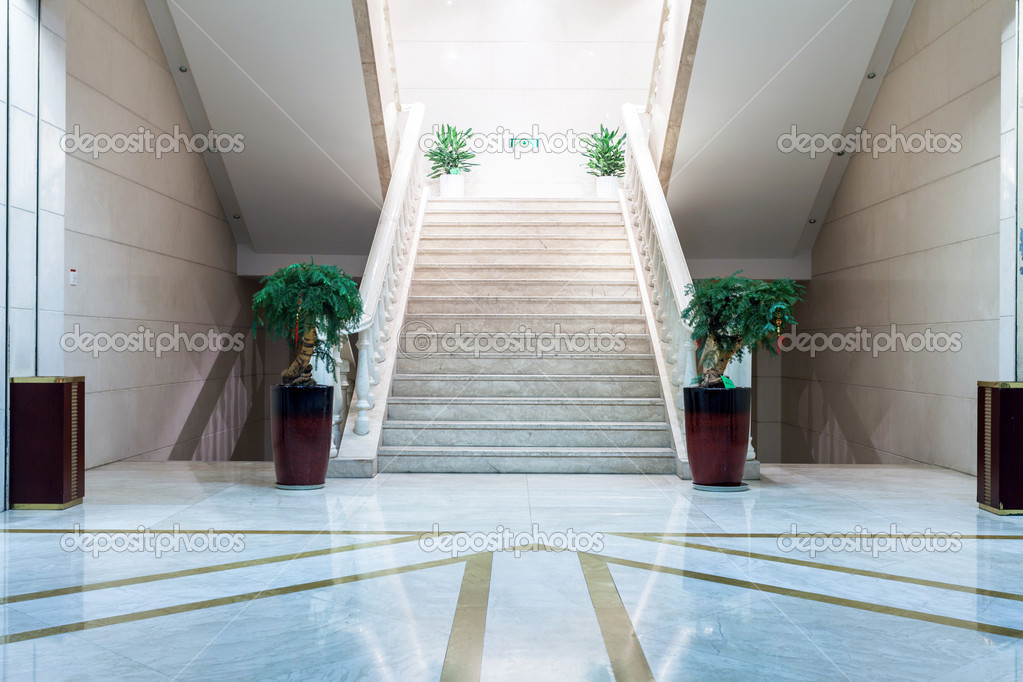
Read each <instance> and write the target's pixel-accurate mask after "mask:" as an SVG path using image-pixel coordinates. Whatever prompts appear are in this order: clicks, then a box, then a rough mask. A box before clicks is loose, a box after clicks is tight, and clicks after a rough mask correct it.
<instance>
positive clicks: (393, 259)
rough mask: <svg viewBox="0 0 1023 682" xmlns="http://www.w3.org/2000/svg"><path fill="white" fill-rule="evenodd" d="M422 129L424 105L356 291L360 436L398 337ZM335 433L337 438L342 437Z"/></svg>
mask: <svg viewBox="0 0 1023 682" xmlns="http://www.w3.org/2000/svg"><path fill="white" fill-rule="evenodd" d="M422 124H423V105H422V104H414V105H412V107H411V108H410V109H409V112H408V118H407V119H406V123H405V128H404V130H403V131H402V135H401V141H400V146H399V149H398V156H397V158H396V159H395V162H394V168H393V172H392V173H391V182H390V184H389V185H388V186H387V196H386V198H385V199H384V205H383V208H382V210H381V212H380V221H379V222H378V223H377V229H376V234H375V235H374V237H373V246H372V247H370V251H369V258H368V259H367V261H366V269H365V271H364V272H363V275H362V283H361V284H360V286H359V294H360V295H361V296H362V305H363V315H362V319H361V320H360V321H359V323H358V325H356V326H355V327H354V328H353V329H352V330H351V333H353V334H354V333H358V335H359V339H358V344H357V346H358V351H359V352H358V356H357V357H356V358H354V360H355V363H356V370H355V396H354V398H355V403H354V404H353V405H352V408H353V409H354V410H355V415H356V416H355V429H354V431H355V433H356V434H357V435H360V436H363V435H366V434H367V433H368V432H369V423H370V412H371V411H372V410H373V409H374V408H375V407H376V406H377V405H376V404H375V401H374V400H373V394H372V386H374V385H375V384H377V383H378V382H379V381H380V365H381V363H383V362H384V359H385V355H384V343H385V342H386V341H387V340H388V339H390V338H391V336H392V334H396V333H397V330H394V329H391V325H392V323H393V322H394V320H395V318H396V317H398V316H399V314H400V312H401V311H397V310H395V304H396V303H397V301H398V292H399V290H400V287H401V285H402V283H403V282H404V278H405V276H406V275H407V274H408V273H407V268H408V265H409V263H408V256H409V251H410V242H411V239H412V236H413V234H414V231H415V221H416V216H417V215H418V213H419V208H418V207H419V201H420V197H421V196H422V192H423V181H424V178H425V175H424V172H423V170H422V168H421V165H422V159H423V154H422V152H421V151H420V149H419V134H420V129H421V128H422ZM345 345H346V346H348V345H349V344H345ZM343 402H344V401H343ZM346 410H347V406H346ZM336 411H337V410H335V412H336ZM346 417H347V413H346V414H345V415H344V417H341V415H340V414H336V415H335V419H336V420H337V419H340V424H341V426H340V427H339V428H341V429H343V425H344V423H345V422H344V418H346ZM335 423H337V421H336V422H335ZM337 433H338V434H340V431H338V432H337ZM338 440H340V435H338Z"/></svg>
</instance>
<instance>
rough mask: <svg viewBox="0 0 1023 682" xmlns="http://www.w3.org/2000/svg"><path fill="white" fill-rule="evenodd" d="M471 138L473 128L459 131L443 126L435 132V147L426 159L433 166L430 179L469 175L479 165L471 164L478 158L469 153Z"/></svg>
mask: <svg viewBox="0 0 1023 682" xmlns="http://www.w3.org/2000/svg"><path fill="white" fill-rule="evenodd" d="M471 137H472V128H468V129H466V130H458V128H455V127H454V126H451V125H442V126H441V127H440V129H439V130H437V131H435V132H434V144H433V147H431V148H430V149H429V150H428V151H427V152H426V158H428V159H429V160H430V162H431V163H432V164H433V165H432V166H431V167H430V177H431V178H439V177H440V176H442V175H458V174H460V173H468V172H469V171H470V170H471V169H472V166H478V165H479V164H478V163H469V160H470V159H475V158H476V155H475V154H473V153H472V152H471V151H469V138H471Z"/></svg>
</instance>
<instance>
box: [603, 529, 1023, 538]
mask: <svg viewBox="0 0 1023 682" xmlns="http://www.w3.org/2000/svg"><path fill="white" fill-rule="evenodd" d="M608 532H611V531H608ZM952 532H954V531H949V532H948V533H931V534H924V533H912V532H909V533H905V535H912V536H913V537H914V538H923V539H943V538H947V537H948V536H949V535H950V534H951V533H952ZM615 534H616V535H623V534H628V535H632V536H636V537H640V536H642V537H644V538H751V539H764V540H774V539H776V538H812V537H813V536H814V535H815V534H814V533H791V532H788V533H703V532H693V533H660V532H652V533H646V532H632V531H621V532H616V533H615ZM884 534H885V535H887V534H888V533H884ZM877 535H878V533H842V537H843V538H864V539H866V538H873V537H876V536H877ZM956 537H957V538H959V539H960V540H1023V535H991V534H986V535H984V534H982V535H966V534H964V533H957V534H956Z"/></svg>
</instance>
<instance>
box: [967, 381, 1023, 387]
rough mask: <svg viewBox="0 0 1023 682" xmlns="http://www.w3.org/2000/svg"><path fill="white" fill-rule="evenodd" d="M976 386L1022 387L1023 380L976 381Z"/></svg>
mask: <svg viewBox="0 0 1023 682" xmlns="http://www.w3.org/2000/svg"><path fill="white" fill-rule="evenodd" d="M977 388H1023V381H978V382H977Z"/></svg>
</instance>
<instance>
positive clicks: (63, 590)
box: [0, 535, 419, 605]
mask: <svg viewBox="0 0 1023 682" xmlns="http://www.w3.org/2000/svg"><path fill="white" fill-rule="evenodd" d="M417 539H419V538H418V536H415V535H413V536H409V537H403V538H388V539H386V540H374V541H372V542H359V543H356V544H354V545H340V546H338V547H327V548H326V549H313V550H309V551H307V552H294V553H292V554H278V555H276V556H269V557H263V558H261V559H248V560H246V561H233V562H231V563H228V564H214V565H213V566H198V567H196V568H185V569H182V570H180V571H169V572H167V573H153V574H150V575H140V576H135V577H133V578H122V579H120V580H106V581H104V582H100V583H89V584H87V585H74V586H71V587H60V588H56V589H53V590H40V591H39V592H26V593H24V594H14V595H10V596H8V597H0V605H3V604H15V603H17V602H24V601H32V600H34V599H46V598H48V597H63V596H66V595H69V594H78V593H80V592H92V591H93V590H106V589H110V588H112V587H124V586H126V585H140V584H142V583H151V582H156V581H158V580H172V579H174V578H185V577H188V576H192V575H203V574H205V573H216V572H218V571H231V570H235V569H239V568H249V567H251V566H263V565H265V564H275V563H280V562H284V561H292V560H295V559H308V558H311V557H317V556H326V555H328V554H338V553H340V552H351V551H354V550H357V549H369V548H372V547H383V546H385V545H396V544H399V543H402V542H410V541H412V540H417Z"/></svg>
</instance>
